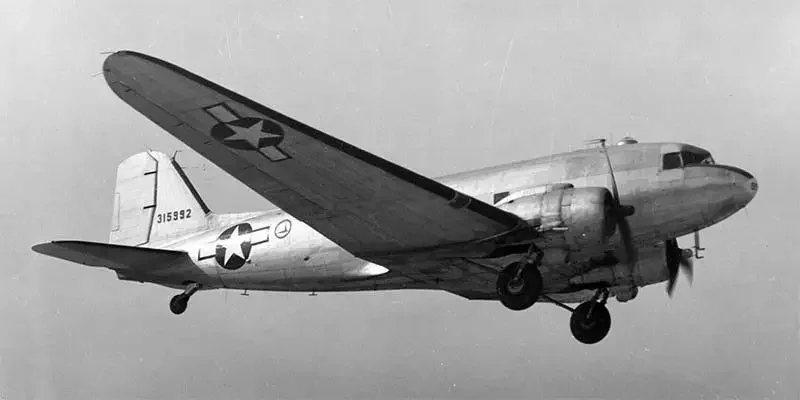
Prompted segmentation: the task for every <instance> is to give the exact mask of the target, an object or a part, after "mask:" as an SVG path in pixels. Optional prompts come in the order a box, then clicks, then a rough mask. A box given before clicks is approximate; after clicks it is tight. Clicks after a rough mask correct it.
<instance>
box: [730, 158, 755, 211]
mask: <svg viewBox="0 0 800 400" xmlns="http://www.w3.org/2000/svg"><path fill="white" fill-rule="evenodd" d="M732 170H733V171H732V173H731V178H732V180H733V192H734V199H735V201H736V202H737V203H739V205H740V206H741V207H744V206H745V205H747V203H749V202H750V201H751V200H753V198H754V197H755V196H756V193H757V192H758V180H757V179H756V178H755V177H754V176H753V174H751V173H749V172H747V171H745V170H743V169H740V168H732Z"/></svg>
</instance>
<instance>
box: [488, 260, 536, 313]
mask: <svg viewBox="0 0 800 400" xmlns="http://www.w3.org/2000/svg"><path fill="white" fill-rule="evenodd" d="M520 267H522V268H524V269H523V270H522V276H521V277H520V278H521V279H520V280H521V282H518V283H515V282H514V278H515V277H516V274H517V269H519V268H520ZM515 286H516V287H515ZM497 294H498V296H499V297H500V302H501V303H503V305H504V306H506V307H507V308H509V309H511V310H514V311H521V310H525V309H527V308H528V307H530V306H532V305H534V304H535V303H536V301H537V300H538V299H539V295H541V294H542V274H541V273H540V272H539V269H538V268H536V267H535V266H533V265H524V264H520V263H514V264H511V265H509V266H508V267H506V268H505V269H504V270H503V271H502V272H500V275H498V276H497Z"/></svg>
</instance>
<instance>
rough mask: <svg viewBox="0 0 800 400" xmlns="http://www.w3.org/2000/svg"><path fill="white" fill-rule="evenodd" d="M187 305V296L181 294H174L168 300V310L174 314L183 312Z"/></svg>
mask: <svg viewBox="0 0 800 400" xmlns="http://www.w3.org/2000/svg"><path fill="white" fill-rule="evenodd" d="M187 306H189V298H188V297H186V296H184V295H182V294H179V295H176V296H175V297H173V298H172V299H171V300H170V301H169V310H170V311H172V313H173V314H175V315H180V314H183V312H184V311H186V307H187Z"/></svg>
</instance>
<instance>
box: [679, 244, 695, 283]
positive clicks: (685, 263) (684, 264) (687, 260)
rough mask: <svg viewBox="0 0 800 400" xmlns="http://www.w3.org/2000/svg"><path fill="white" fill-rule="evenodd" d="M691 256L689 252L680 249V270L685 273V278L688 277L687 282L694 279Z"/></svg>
mask: <svg viewBox="0 0 800 400" xmlns="http://www.w3.org/2000/svg"><path fill="white" fill-rule="evenodd" d="M691 257H692V256H691V253H688V254H687V252H686V251H681V261H680V264H681V270H683V273H684V274H686V278H687V279H689V284H691V283H692V280H693V279H694V260H693V259H692V258H691Z"/></svg>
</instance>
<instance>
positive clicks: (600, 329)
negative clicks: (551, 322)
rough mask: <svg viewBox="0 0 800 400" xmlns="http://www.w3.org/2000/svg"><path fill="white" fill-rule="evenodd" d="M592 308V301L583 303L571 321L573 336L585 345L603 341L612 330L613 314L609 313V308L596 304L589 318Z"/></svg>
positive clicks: (573, 313)
mask: <svg viewBox="0 0 800 400" xmlns="http://www.w3.org/2000/svg"><path fill="white" fill-rule="evenodd" d="M591 308H592V302H591V301H587V302H585V303H582V304H581V305H579V306H578V307H577V308H575V311H573V312H572V317H570V319H569V328H570V330H571V331H572V336H574V337H575V339H577V340H578V341H579V342H581V343H585V344H595V343H597V342H599V341H601V340H603V338H605V337H606V335H608V331H610V330H611V313H609V312H608V308H607V307H606V306H605V305H604V304H600V303H595V304H594V310H593V311H592V316H591V317H590V318H587V317H586V316H587V315H588V314H589V310H590V309H591Z"/></svg>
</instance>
